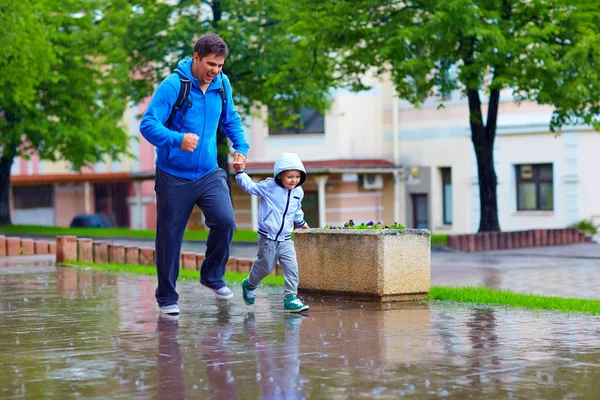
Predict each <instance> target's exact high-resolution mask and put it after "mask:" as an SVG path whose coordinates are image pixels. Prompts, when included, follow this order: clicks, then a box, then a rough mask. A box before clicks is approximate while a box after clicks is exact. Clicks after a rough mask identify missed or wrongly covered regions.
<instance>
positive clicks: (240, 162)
mask: <svg viewBox="0 0 600 400" xmlns="http://www.w3.org/2000/svg"><path fill="white" fill-rule="evenodd" d="M244 168H246V156H245V155H243V154H242V153H235V154H234V155H233V169H234V170H235V172H240V171H243V170H244Z"/></svg>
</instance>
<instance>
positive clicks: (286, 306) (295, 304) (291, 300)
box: [283, 294, 309, 313]
mask: <svg viewBox="0 0 600 400" xmlns="http://www.w3.org/2000/svg"><path fill="white" fill-rule="evenodd" d="M308 309H309V307H308V306H307V305H306V304H304V303H303V302H302V300H300V299H299V298H297V297H296V296H295V295H293V294H291V295H289V296H287V297H286V298H285V299H284V300H283V311H285V312H291V313H296V312H301V311H304V310H308Z"/></svg>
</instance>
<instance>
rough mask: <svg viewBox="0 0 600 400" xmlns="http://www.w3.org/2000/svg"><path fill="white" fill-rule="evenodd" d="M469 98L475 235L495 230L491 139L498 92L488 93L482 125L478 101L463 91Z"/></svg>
mask: <svg viewBox="0 0 600 400" xmlns="http://www.w3.org/2000/svg"><path fill="white" fill-rule="evenodd" d="M467 97H468V99H469V117H470V125H471V140H472V142H473V147H474V149H475V156H476V158H477V172H478V175H479V204H480V219H479V232H490V231H499V230H500V224H499V222H498V200H497V184H498V181H497V178H496V171H495V169H494V140H495V138H496V121H497V118H498V104H499V97H500V92H499V90H497V89H494V90H492V92H491V94H490V102H489V104H488V105H489V108H488V118H487V121H486V124H485V125H484V123H483V115H482V112H481V100H480V98H479V92H478V91H477V90H475V89H469V90H468V91H467Z"/></svg>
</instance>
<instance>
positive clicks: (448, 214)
mask: <svg viewBox="0 0 600 400" xmlns="http://www.w3.org/2000/svg"><path fill="white" fill-rule="evenodd" d="M440 171H441V173H442V208H443V214H444V225H452V168H440Z"/></svg>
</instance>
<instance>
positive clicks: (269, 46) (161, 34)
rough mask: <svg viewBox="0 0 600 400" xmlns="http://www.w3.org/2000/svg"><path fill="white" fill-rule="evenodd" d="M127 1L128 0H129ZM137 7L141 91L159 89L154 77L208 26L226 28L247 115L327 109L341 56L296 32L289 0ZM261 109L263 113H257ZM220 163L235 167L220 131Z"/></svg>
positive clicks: (277, 117) (292, 116) (134, 34)
mask: <svg viewBox="0 0 600 400" xmlns="http://www.w3.org/2000/svg"><path fill="white" fill-rule="evenodd" d="M124 3H125V2H124ZM134 3H135V4H134V6H133V7H132V8H131V12H132V19H133V22H132V23H131V24H130V25H129V30H128V33H127V35H124V36H123V41H124V43H125V47H128V48H129V50H130V51H131V54H132V55H133V56H132V60H131V64H132V67H133V68H134V70H135V71H137V73H136V74H135V75H134V76H135V80H134V82H133V99H135V100H140V99H142V98H144V97H146V96H148V95H149V94H151V93H152V89H153V85H155V84H156V83H158V82H160V80H162V79H163V78H164V77H165V76H166V75H167V74H169V73H171V72H172V71H173V70H174V69H175V67H176V65H177V63H178V62H179V60H180V59H181V58H183V57H191V56H192V54H193V46H194V43H195V41H196V40H197V39H198V38H199V37H200V36H201V35H202V34H204V33H207V32H215V33H217V34H219V35H220V36H221V37H222V38H223V39H224V40H225V41H226V43H227V45H228V47H229V56H228V58H227V60H226V62H225V66H224V72H225V74H227V76H228V77H229V79H230V81H231V82H232V87H233V95H234V101H235V104H236V107H237V109H238V111H239V112H240V113H241V114H243V115H250V114H252V113H253V111H254V110H256V109H255V107H257V106H259V105H268V106H269V112H270V115H272V116H273V119H272V120H271V121H270V122H272V123H273V122H274V121H277V122H279V123H281V124H283V125H286V126H289V125H293V124H295V123H297V120H296V119H297V117H298V114H296V113H289V110H298V109H300V107H302V106H305V107H310V108H316V109H317V110H319V111H321V112H324V111H325V110H326V109H327V107H328V105H329V104H330V100H331V99H330V95H329V89H330V88H331V87H333V86H335V85H336V82H337V80H336V79H334V77H333V71H334V68H333V60H332V59H331V58H330V57H329V56H328V54H327V52H326V48H325V47H324V45H323V44H324V43H325V42H326V40H327V38H325V37H323V36H319V35H315V34H313V33H312V32H298V33H297V34H294V35H292V34H291V32H289V30H288V27H289V26H292V25H294V24H295V23H297V22H298V19H297V18H296V16H295V15H293V14H292V13H290V12H289V7H288V5H289V4H288V2H287V1H284V0H263V1H247V0H214V1H202V0H194V1H187V0H181V1H178V2H175V1H174V2H169V4H167V2H164V1H161V0H138V1H136V2H134ZM254 115H255V116H257V115H258V114H257V113H254ZM218 143H219V144H220V146H221V147H220V150H221V151H220V152H219V153H220V156H219V165H220V166H221V167H222V168H224V169H227V153H226V150H225V151H223V149H227V147H228V146H226V143H227V140H226V138H225V136H224V135H221V136H220V137H219V138H218Z"/></svg>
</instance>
